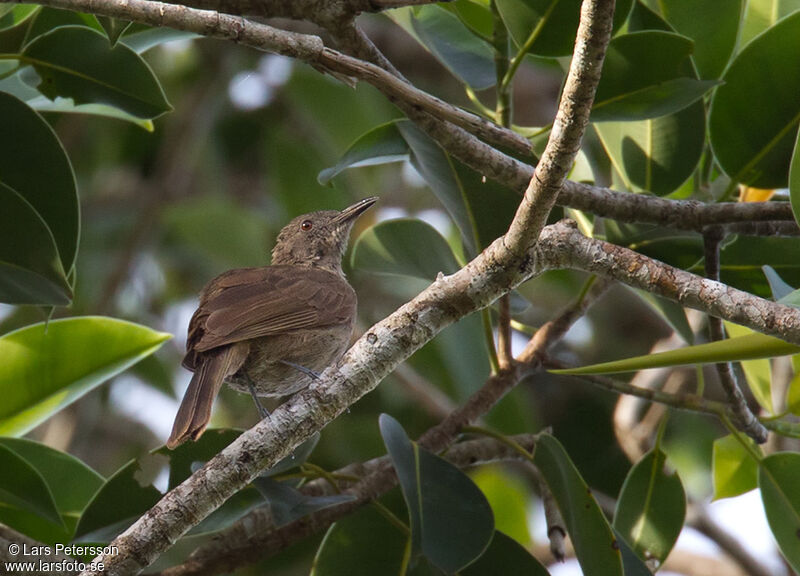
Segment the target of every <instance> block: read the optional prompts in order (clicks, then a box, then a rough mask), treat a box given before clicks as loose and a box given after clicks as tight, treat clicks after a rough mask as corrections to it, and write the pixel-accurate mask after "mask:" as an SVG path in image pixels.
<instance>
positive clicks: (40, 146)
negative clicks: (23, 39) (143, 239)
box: [0, 92, 80, 275]
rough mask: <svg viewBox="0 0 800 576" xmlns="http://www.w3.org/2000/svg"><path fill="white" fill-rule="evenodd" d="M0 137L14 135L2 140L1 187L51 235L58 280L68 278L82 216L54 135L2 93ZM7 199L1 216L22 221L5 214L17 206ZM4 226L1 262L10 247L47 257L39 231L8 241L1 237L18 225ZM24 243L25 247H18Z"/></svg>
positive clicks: (13, 212)
mask: <svg viewBox="0 0 800 576" xmlns="http://www.w3.org/2000/svg"><path fill="white" fill-rule="evenodd" d="M0 132H2V133H4V134H13V135H14V137H13V138H2V139H0V184H4V185H5V186H7V187H8V188H10V189H12V190H14V191H15V192H16V193H17V194H18V195H19V196H21V197H22V198H24V200H25V201H26V202H27V203H28V204H29V205H30V207H31V208H32V209H33V211H34V212H35V213H36V214H37V215H38V217H39V218H40V219H41V221H43V223H44V224H45V226H46V227H47V228H48V229H49V231H50V233H51V234H52V238H51V239H50V242H51V243H55V248H56V249H57V255H58V258H59V259H60V261H61V264H60V268H61V269H62V272H61V274H62V275H63V273H65V272H66V273H68V272H69V271H70V270H71V269H72V266H73V264H74V262H75V255H76V253H77V250H78V235H79V230H80V214H79V206H78V194H77V191H76V186H75V177H74V176H73V174H72V167H71V166H70V163H69V159H68V158H67V154H66V152H64V148H63V147H62V146H61V143H60V142H59V141H58V138H57V137H56V134H55V132H53V129H52V128H50V126H49V125H48V124H47V123H46V122H45V121H44V119H42V117H41V116H39V115H38V114H37V113H36V112H34V111H33V110H31V109H30V108H29V107H28V106H27V105H25V103H23V102H21V101H20V100H19V99H17V98H15V97H14V96H11V95H10V94H5V93H2V92H0ZM5 196H6V198H4V202H3V204H2V205H3V206H4V209H3V210H0V214H3V216H2V218H3V219H4V220H5V219H11V220H13V218H15V217H16V214H17V213H19V214H20V218H23V216H22V215H21V213H20V212H18V209H16V208H11V207H10V209H9V210H8V211H7V210H6V209H5V206H8V205H9V203H11V204H14V203H15V202H13V201H11V200H8V199H7V198H8V197H9V194H8V193H6V195H5ZM32 218H33V216H32V215H29V216H27V217H24V219H25V220H31V219H32ZM3 224H4V225H3V226H2V227H0V230H2V231H3V232H2V233H3V234H4V236H3V238H2V240H3V241H2V242H0V245H3V244H6V247H5V248H3V249H2V250H3V252H4V254H3V255H4V256H5V251H6V250H8V249H9V248H8V243H10V244H11V246H15V247H18V248H17V249H19V250H23V251H29V252H34V251H37V250H47V251H48V252H49V251H50V248H49V247H46V244H47V242H46V241H45V240H44V238H43V236H42V233H41V232H40V231H39V230H33V229H32V230H31V232H32V234H33V236H32V238H30V239H26V238H25V236H26V235H23V236H22V237H18V238H15V239H12V238H7V237H5V233H6V231H8V233H11V230H10V229H9V227H11V226H20V225H22V223H17V224H14V223H13V222H3ZM23 242H25V243H26V244H27V246H20V244H22V243H23ZM28 242H29V244H28ZM42 257H46V258H47V259H48V260H51V259H52V254H50V253H48V254H47V255H46V256H44V255H43V256H42ZM39 262H41V260H39ZM49 265H50V266H51V267H54V266H55V263H52V262H51V263H50V264H49Z"/></svg>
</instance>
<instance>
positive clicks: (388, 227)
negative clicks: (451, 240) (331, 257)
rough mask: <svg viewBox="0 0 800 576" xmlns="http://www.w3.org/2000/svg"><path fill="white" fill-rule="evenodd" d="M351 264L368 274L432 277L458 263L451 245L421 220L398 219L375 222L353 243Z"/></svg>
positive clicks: (454, 269) (452, 268)
mask: <svg viewBox="0 0 800 576" xmlns="http://www.w3.org/2000/svg"><path fill="white" fill-rule="evenodd" d="M351 258H352V261H351V262H352V266H353V268H357V269H359V270H364V271H366V272H369V273H371V274H392V275H400V276H412V277H414V278H422V279H423V280H435V279H436V276H437V274H439V273H444V274H452V273H453V272H455V271H456V270H458V268H459V265H458V262H457V261H456V257H455V256H454V255H453V251H452V250H451V248H450V245H449V244H448V243H447V240H445V239H444V238H443V237H442V236H441V235H440V234H439V233H438V232H437V231H436V230H435V229H434V228H433V227H432V226H430V225H429V224H426V223H425V222H423V221H422V220H416V219H412V218H401V219H397V220H388V221H385V222H381V223H379V224H376V225H375V226H373V227H372V228H369V229H368V230H366V231H365V232H364V233H363V234H361V236H359V237H358V240H356V243H355V245H354V246H353V253H352V257H351Z"/></svg>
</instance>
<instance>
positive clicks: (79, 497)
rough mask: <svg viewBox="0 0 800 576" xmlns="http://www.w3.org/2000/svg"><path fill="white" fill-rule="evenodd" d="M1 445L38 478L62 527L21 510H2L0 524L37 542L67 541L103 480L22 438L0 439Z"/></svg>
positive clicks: (70, 458) (68, 458)
mask: <svg viewBox="0 0 800 576" xmlns="http://www.w3.org/2000/svg"><path fill="white" fill-rule="evenodd" d="M0 446H3V447H5V448H7V449H9V450H11V451H12V452H14V453H15V454H16V455H17V456H19V457H20V458H22V459H24V460H25V461H26V462H27V463H28V464H29V465H30V466H32V467H33V468H34V469H35V470H36V471H37V472H38V473H39V474H40V475H41V477H42V479H43V480H44V482H45V483H46V484H47V487H48V488H49V490H50V493H51V494H52V497H53V501H54V502H55V505H56V507H57V509H58V512H59V514H60V515H61V520H62V521H63V526H57V525H56V524H53V522H52V521H51V520H47V519H42V518H41V517H40V516H37V515H33V514H30V513H27V512H24V511H22V510H18V509H12V508H3V509H2V512H0V518H1V519H2V521H3V522H4V523H5V524H7V525H9V526H13V527H14V528H16V529H17V530H19V531H20V532H22V533H23V534H26V535H28V536H30V537H32V538H34V539H36V540H39V541H40V542H44V543H46V544H53V543H55V542H67V541H69V540H70V539H71V538H72V533H73V531H74V530H75V526H76V525H77V523H78V518H79V517H80V514H81V512H82V511H83V509H84V508H85V507H86V505H87V504H88V503H89V501H90V500H91V499H92V496H94V493H95V492H96V491H97V489H98V488H100V486H101V485H102V484H103V481H104V479H103V477H102V476H100V475H99V474H98V473H97V472H95V471H94V470H92V469H91V468H89V467H88V466H87V465H86V464H84V463H83V462H81V461H80V460H78V459H77V458H75V457H73V456H71V455H69V454H67V453H65V452H59V451H58V450H55V449H53V448H50V447H49V446H45V445H44V444H40V443H38V442H34V441H32V440H27V439H23V438H0Z"/></svg>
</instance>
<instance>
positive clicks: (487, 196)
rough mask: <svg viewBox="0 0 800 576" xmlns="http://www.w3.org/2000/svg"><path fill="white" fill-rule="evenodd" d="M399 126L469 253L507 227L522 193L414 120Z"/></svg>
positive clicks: (420, 168)
mask: <svg viewBox="0 0 800 576" xmlns="http://www.w3.org/2000/svg"><path fill="white" fill-rule="evenodd" d="M397 127H398V129H399V130H400V133H401V134H402V135H403V137H404V138H405V140H406V142H407V143H408V145H409V147H410V149H411V163H412V164H413V165H414V167H415V168H416V169H417V171H418V172H419V173H420V174H421V175H422V177H423V178H424V179H425V181H426V182H427V183H428V185H429V186H430V187H431V190H432V191H433V193H434V194H435V195H436V197H437V198H438V199H439V201H440V202H441V203H442V205H444V207H445V209H446V210H447V211H448V212H449V213H450V215H451V217H452V218H453V220H454V221H455V223H456V225H457V226H458V228H459V230H460V231H461V238H462V240H463V241H464V245H465V247H466V252H467V253H468V254H470V255H474V254H477V252H478V251H480V250H481V249H483V248H485V247H486V246H488V245H489V244H490V243H491V242H492V241H493V240H495V239H496V238H498V237H499V236H501V235H502V234H504V233H505V232H506V230H508V225H509V224H510V223H511V220H512V219H513V217H514V214H515V213H516V209H517V206H518V205H519V202H520V196H519V195H518V194H517V193H516V192H514V191H512V190H509V189H508V188H505V187H503V186H500V185H498V184H496V183H495V182H493V181H491V180H488V179H486V178H484V177H483V176H482V175H480V174H478V173H477V172H475V171H473V170H471V169H469V168H467V167H466V166H464V165H463V164H461V163H459V162H458V161H457V160H455V159H453V158H451V157H450V156H448V155H447V154H445V153H444V151H442V149H441V148H440V147H439V145H438V144H437V143H436V142H434V141H433V140H431V139H430V138H429V137H428V136H427V135H425V134H424V133H423V132H422V131H420V130H419V129H418V128H417V127H416V126H414V125H413V124H412V123H411V122H408V121H404V122H398V123H397Z"/></svg>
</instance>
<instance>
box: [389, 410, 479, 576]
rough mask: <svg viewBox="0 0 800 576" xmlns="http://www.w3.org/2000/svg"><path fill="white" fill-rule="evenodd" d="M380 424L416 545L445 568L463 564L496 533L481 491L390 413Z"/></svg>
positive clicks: (439, 566)
mask: <svg viewBox="0 0 800 576" xmlns="http://www.w3.org/2000/svg"><path fill="white" fill-rule="evenodd" d="M380 429H381V436H383V441H384V443H385V444H386V448H387V449H388V451H389V457H390V458H391V459H392V464H393V465H394V467H395V470H396V471H397V477H398V479H399V481H400V487H401V489H402V491H403V497H404V498H405V500H406V504H407V505H408V509H409V516H410V517H411V534H412V542H413V548H414V550H421V551H422V553H423V554H425V556H426V557H427V558H428V559H429V560H430V561H431V562H432V563H433V564H435V565H436V566H437V567H438V568H440V569H442V570H444V571H445V572H456V571H458V570H460V569H462V568H464V567H465V566H466V565H467V564H469V563H470V562H472V561H473V560H475V558H477V557H478V556H480V555H481V553H483V551H484V550H485V549H486V547H487V546H488V545H489V542H490V540H491V538H492V534H493V533H494V518H493V516H492V509H491V507H490V506H489V503H488V502H487V501H486V498H485V497H484V495H483V493H482V492H481V491H480V490H479V489H478V487H477V486H475V484H474V483H473V482H472V481H471V480H470V479H469V477H468V476H466V475H465V474H464V473H463V472H461V471H460V470H459V469H458V468H456V467H455V466H453V465H452V464H450V463H449V462H447V461H446V460H443V459H441V458H439V457H438V456H435V455H433V454H431V453H430V452H428V451H426V450H424V449H422V448H420V447H419V446H417V445H416V444H415V443H413V442H411V441H410V440H409V439H408V436H406V433H405V431H404V430H403V427H402V426H400V424H399V423H398V422H397V420H395V419H394V418H392V417H391V416H389V415H387V414H382V415H381V417H380Z"/></svg>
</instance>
